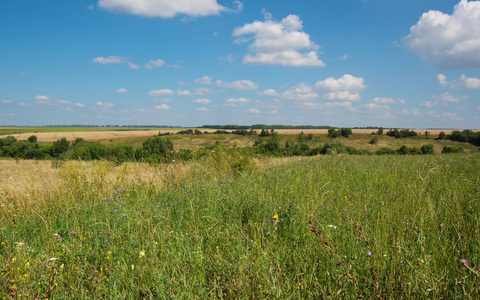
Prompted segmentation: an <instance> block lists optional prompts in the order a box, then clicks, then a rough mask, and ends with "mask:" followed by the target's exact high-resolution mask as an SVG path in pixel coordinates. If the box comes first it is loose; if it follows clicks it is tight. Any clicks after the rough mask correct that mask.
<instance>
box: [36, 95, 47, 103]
mask: <svg viewBox="0 0 480 300" xmlns="http://www.w3.org/2000/svg"><path fill="white" fill-rule="evenodd" d="M48 100H50V97H48V96H44V95H35V101H39V102H41V101H48Z"/></svg>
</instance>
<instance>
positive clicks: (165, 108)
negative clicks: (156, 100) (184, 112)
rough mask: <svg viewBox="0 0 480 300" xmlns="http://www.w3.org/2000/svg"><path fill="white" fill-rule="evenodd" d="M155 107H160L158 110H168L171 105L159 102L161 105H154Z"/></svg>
mask: <svg viewBox="0 0 480 300" xmlns="http://www.w3.org/2000/svg"><path fill="white" fill-rule="evenodd" d="M154 108H155V109H160V110H168V109H170V108H171V107H170V106H168V105H166V104H161V105H157V106H155V107H154Z"/></svg>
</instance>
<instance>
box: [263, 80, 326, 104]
mask: <svg viewBox="0 0 480 300" xmlns="http://www.w3.org/2000/svg"><path fill="white" fill-rule="evenodd" d="M257 95H260V96H269V97H278V98H280V99H285V100H295V101H310V100H315V99H318V98H319V97H320V96H319V95H318V94H317V93H315V92H314V91H313V89H312V88H311V87H310V86H309V85H308V84H306V83H303V82H302V83H300V84H298V85H296V86H293V87H291V88H289V89H288V90H286V91H284V92H283V93H279V92H277V91H276V90H274V89H266V90H264V91H259V92H257Z"/></svg>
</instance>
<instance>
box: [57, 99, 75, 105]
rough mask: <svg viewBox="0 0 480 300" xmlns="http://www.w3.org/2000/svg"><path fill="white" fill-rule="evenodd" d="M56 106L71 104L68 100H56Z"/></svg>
mask: <svg viewBox="0 0 480 300" xmlns="http://www.w3.org/2000/svg"><path fill="white" fill-rule="evenodd" d="M56 102H57V103H58V104H61V105H68V104H72V102H70V101H68V100H57V101H56Z"/></svg>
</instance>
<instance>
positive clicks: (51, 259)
mask: <svg viewBox="0 0 480 300" xmlns="http://www.w3.org/2000/svg"><path fill="white" fill-rule="evenodd" d="M57 259H58V258H56V257H52V258H50V259H49V260H50V261H54V260H57Z"/></svg>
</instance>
